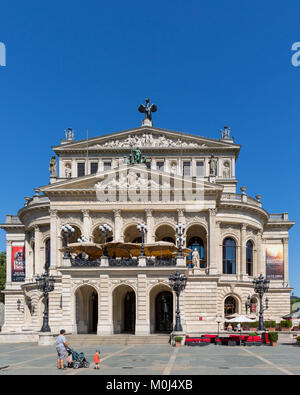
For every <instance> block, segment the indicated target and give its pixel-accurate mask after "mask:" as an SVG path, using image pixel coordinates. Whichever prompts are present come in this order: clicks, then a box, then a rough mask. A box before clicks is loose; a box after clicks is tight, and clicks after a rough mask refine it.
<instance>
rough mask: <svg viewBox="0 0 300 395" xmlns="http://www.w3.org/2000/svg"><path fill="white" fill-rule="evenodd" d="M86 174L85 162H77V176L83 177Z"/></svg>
mask: <svg viewBox="0 0 300 395" xmlns="http://www.w3.org/2000/svg"><path fill="white" fill-rule="evenodd" d="M83 176H85V163H84V162H80V163H77V177H83Z"/></svg>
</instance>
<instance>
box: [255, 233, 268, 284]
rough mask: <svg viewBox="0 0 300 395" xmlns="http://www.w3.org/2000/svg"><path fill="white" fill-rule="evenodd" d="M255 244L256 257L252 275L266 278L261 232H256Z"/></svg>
mask: <svg viewBox="0 0 300 395" xmlns="http://www.w3.org/2000/svg"><path fill="white" fill-rule="evenodd" d="M256 244H257V255H256V272H254V273H253V276H255V277H256V276H259V275H260V273H262V274H263V276H264V277H265V276H266V260H265V259H263V252H264V248H263V240H262V231H260V230H259V231H258V232H257V238H256Z"/></svg>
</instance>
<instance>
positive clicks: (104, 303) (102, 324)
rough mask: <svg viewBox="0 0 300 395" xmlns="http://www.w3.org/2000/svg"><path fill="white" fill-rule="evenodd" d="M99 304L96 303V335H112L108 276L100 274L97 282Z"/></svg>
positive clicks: (111, 310)
mask: <svg viewBox="0 0 300 395" xmlns="http://www.w3.org/2000/svg"><path fill="white" fill-rule="evenodd" d="M99 286H100V291H99V299H98V300H99V303H98V306H99V307H98V309H99V310H98V317H99V319H98V328H97V335H100V336H101V335H102V336H104V335H112V334H113V321H112V313H113V307H112V296H111V295H110V287H109V275H108V274H100V281H99Z"/></svg>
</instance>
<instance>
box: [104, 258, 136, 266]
mask: <svg viewBox="0 0 300 395" xmlns="http://www.w3.org/2000/svg"><path fill="white" fill-rule="evenodd" d="M108 262H109V266H115V267H124V266H125V267H126V266H137V265H138V264H139V260H138V258H108Z"/></svg>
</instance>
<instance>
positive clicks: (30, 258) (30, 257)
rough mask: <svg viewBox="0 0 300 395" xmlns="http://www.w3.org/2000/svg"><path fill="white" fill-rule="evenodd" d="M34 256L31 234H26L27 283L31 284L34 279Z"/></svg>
mask: <svg viewBox="0 0 300 395" xmlns="http://www.w3.org/2000/svg"><path fill="white" fill-rule="evenodd" d="M33 259H34V257H33V254H32V250H31V245H30V233H29V232H26V233H25V282H30V279H31V277H32V265H33Z"/></svg>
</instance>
